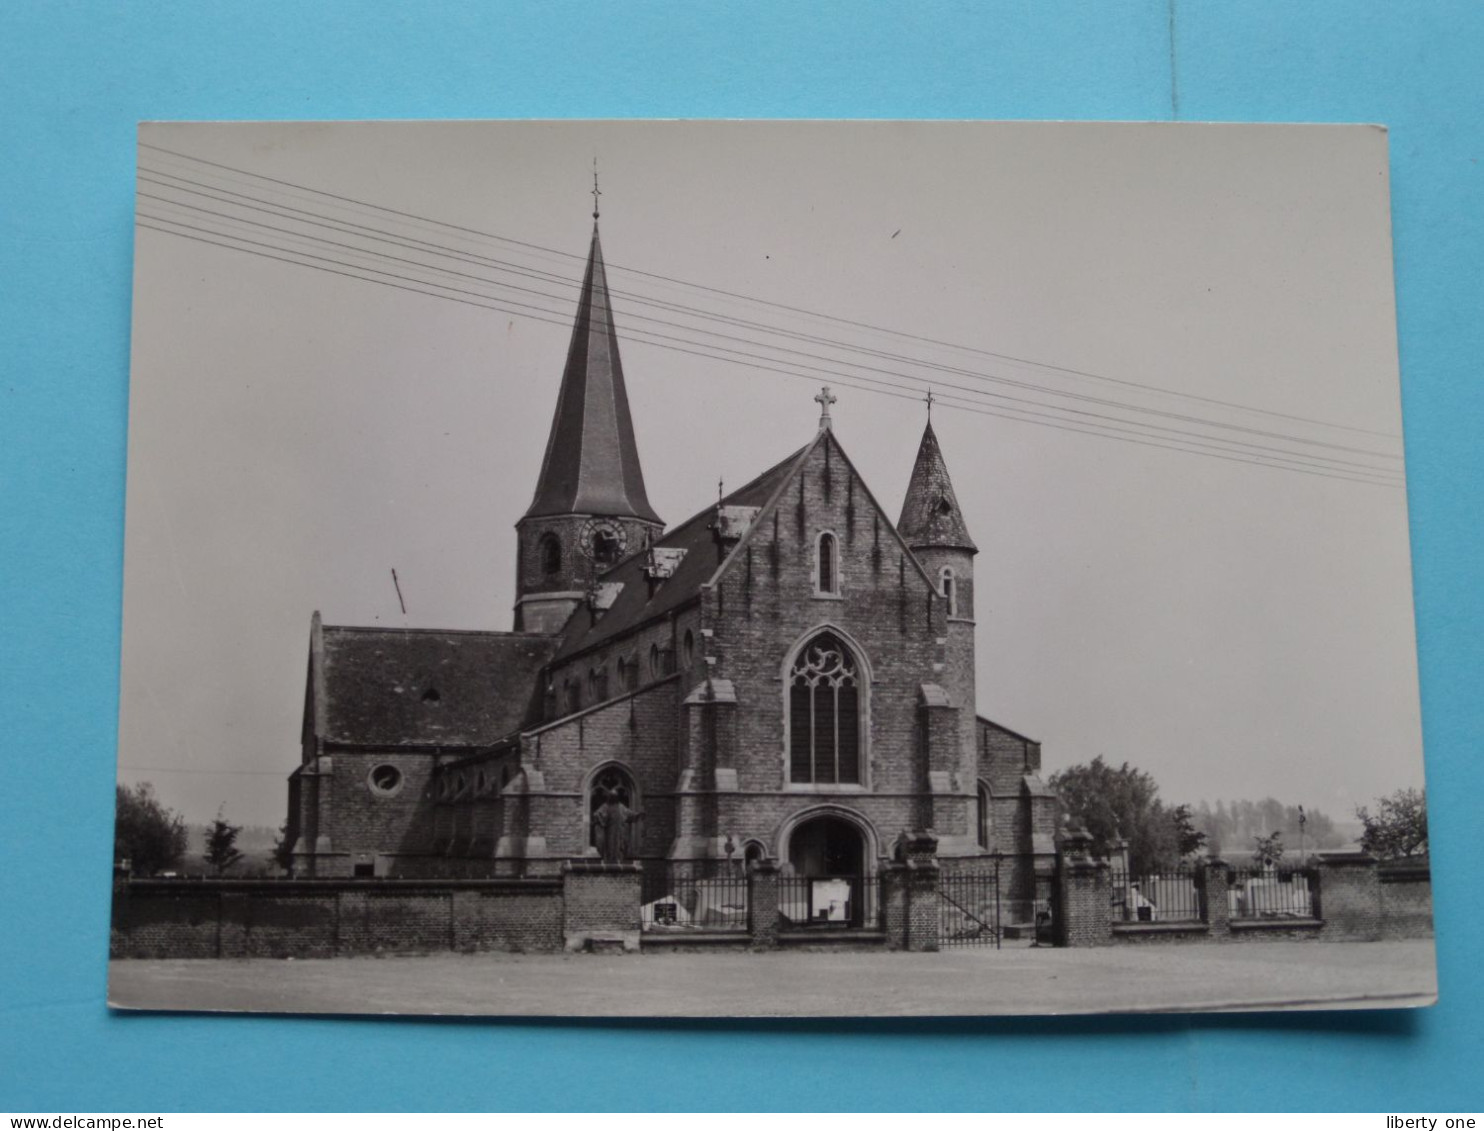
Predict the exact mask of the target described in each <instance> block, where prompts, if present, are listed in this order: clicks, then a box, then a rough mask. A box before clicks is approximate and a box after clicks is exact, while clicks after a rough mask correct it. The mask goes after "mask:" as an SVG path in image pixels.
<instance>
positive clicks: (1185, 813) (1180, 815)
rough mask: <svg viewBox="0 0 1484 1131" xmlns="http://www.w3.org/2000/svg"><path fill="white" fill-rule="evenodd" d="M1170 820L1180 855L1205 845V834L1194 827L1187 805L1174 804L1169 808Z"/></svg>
mask: <svg viewBox="0 0 1484 1131" xmlns="http://www.w3.org/2000/svg"><path fill="white" fill-rule="evenodd" d="M1170 821H1171V822H1172V823H1173V824H1174V826H1175V842H1176V848H1177V850H1178V851H1179V853H1180V855H1181V856H1189V855H1191V854H1192V853H1196V852H1199V851H1200V850H1201V849H1202V848H1204V847H1205V845H1206V834H1205V833H1203V832H1201V830H1200V829H1198V828H1196V827H1195V820H1194V818H1193V817H1192V816H1191V812H1190V806H1189V805H1176V806H1175V807H1174V808H1173V809H1171V810H1170Z"/></svg>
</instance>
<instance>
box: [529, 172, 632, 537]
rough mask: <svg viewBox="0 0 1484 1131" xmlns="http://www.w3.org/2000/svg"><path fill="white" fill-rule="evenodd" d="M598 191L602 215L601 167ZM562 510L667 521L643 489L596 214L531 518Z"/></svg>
mask: <svg viewBox="0 0 1484 1131" xmlns="http://www.w3.org/2000/svg"><path fill="white" fill-rule="evenodd" d="M593 193H594V195H593V205H594V207H593V212H594V214H596V212H597V199H598V195H597V194H598V185H597V175H596V172H595V173H594V178H593ZM558 514H591V515H604V516H609V517H632V518H641V519H644V520H645V521H648V522H659V521H660V518H659V515H657V514H655V512H654V508H653V507H651V506H650V505H649V496H648V495H647V494H646V493H645V491H644V473H643V471H642V470H641V469H640V467H639V448H638V445H637V444H636V443H635V441H634V422H633V419H632V418H631V417H630V416H629V397H628V393H627V391H626V390H625V388H624V379H623V364H622V363H621V362H620V360H619V356H618V335H617V334H616V333H615V331H614V326H613V311H612V306H611V304H610V303H609V299H608V278H607V275H606V273H605V272H604V270H603V248H602V245H601V244H600V243H599V242H598V225H597V222H596V220H594V223H593V239H592V246H591V248H590V250H589V251H588V256H587V270H586V272H584V274H583V277H582V292H581V294H580V295H579V296H578V299H577V318H576V320H575V322H574V323H573V326H572V342H571V345H570V346H568V348H567V367H566V369H565V370H564V371H563V373H562V388H561V392H560V393H558V394H557V405H556V414H555V416H554V417H553V418H552V422H551V434H550V435H549V436H548V438H547V440H546V455H545V457H544V458H543V459H542V461H541V477H540V478H539V479H538V480H537V482H536V494H535V497H534V498H533V499H532V500H531V506H530V508H529V509H528V510H527V511H526V517H527V518H530V517H532V516H535V515H558Z"/></svg>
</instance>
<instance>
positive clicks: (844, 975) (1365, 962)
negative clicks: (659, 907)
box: [109, 940, 1437, 1017]
mask: <svg viewBox="0 0 1484 1131" xmlns="http://www.w3.org/2000/svg"><path fill="white" fill-rule="evenodd" d="M1436 987H1437V976H1436V972H1435V967H1434V963H1433V947H1432V942H1431V941H1430V940H1428V941H1416V942H1384V943H1315V942H1298V943H1283V942H1272V943H1248V944H1232V945H1226V946H1145V947H1130V946H1125V947H1113V948H1108V949H1102V950H1052V949H1031V948H1024V947H1022V948H1016V949H1007V950H1003V951H995V950H993V949H983V948H970V949H963V950H952V951H945V952H942V953H939V954H904V953H891V952H864V953H862V952H848V953H847V952H838V951H837V952H828V951H815V952H804V953H801V952H795V951H787V952H779V953H757V954H754V953H745V952H740V953H739V952H729V953H717V954H698V953H686V954H656V953H646V954H641V955H613V956H608V955H587V954H579V955H534V954H472V955H465V954H434V955H426V956H405V957H400V956H399V957H388V958H372V957H357V958H333V959H308V960H306V959H299V960H280V959H267V958H263V959H219V960H201V959H196V960H188V959H174V960H158V961H155V960H142V959H126V960H120V961H116V962H114V963H113V964H112V966H111V970H110V985H109V1000H110V1003H111V1004H113V1005H114V1006H117V1007H123V1008H135V1009H178V1010H256V1011H263V1012H275V1013H447V1014H472V1015H486V1016H489V1015H507V1016H509V1015H567V1016H588V1017H615V1016H630V1017H654V1016H670V1017H686V1016H692V1017H693V1016H710V1017H716V1016H741V1017H761V1016H816V1017H818V1016H862V1015H884V1016H905V1015H913V1014H915V1015H926V1016H948V1015H966V1014H967V1015H983V1014H1017V1013H1107V1012H1128V1011H1148V1010H1170V1009H1180V1010H1200V1011H1210V1010H1218V1009H1219V1010H1225V1009H1234V1008H1242V1007H1244V1006H1245V1007H1247V1008H1251V1007H1260V1008H1261V1007H1269V1008H1270V1007H1274V1006H1278V1005H1288V1006H1299V1007H1306V1008H1336V1007H1344V1006H1346V1005H1352V1006H1367V1005H1368V1006H1370V1007H1380V1006H1394V1005H1410V1006H1415V1005H1426V1004H1429V1002H1430V1001H1431V1000H1433V999H1434V998H1435V996H1436Z"/></svg>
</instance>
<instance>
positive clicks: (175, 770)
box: [119, 765, 288, 778]
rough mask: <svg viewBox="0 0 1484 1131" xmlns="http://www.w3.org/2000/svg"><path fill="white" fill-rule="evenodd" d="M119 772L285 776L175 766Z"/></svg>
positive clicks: (272, 772) (252, 771)
mask: <svg viewBox="0 0 1484 1131" xmlns="http://www.w3.org/2000/svg"><path fill="white" fill-rule="evenodd" d="M119 769H121V770H129V771H131V772H132V773H136V774H234V775H240V776H243V777H274V778H285V777H288V775H287V774H285V773H283V772H282V771H280V770H205V769H185V768H182V767H177V766H123V765H121V766H119Z"/></svg>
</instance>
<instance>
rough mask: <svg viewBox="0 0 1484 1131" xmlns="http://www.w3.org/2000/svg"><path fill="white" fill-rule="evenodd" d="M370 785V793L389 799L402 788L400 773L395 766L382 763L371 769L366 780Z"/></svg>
mask: <svg viewBox="0 0 1484 1131" xmlns="http://www.w3.org/2000/svg"><path fill="white" fill-rule="evenodd" d="M366 780H367V782H369V783H370V785H371V792H372V793H379V794H381V795H382V796H383V797H390V796H391V795H392V794H394V793H396V792H397V791H398V790H399V789H401V788H402V771H401V770H399V769H397V767H396V766H389V765H386V764H385V763H383V764H382V765H380V766H376V767H373V768H372V770H371V773H370V774H369V775H368V776H367V778H366Z"/></svg>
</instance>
